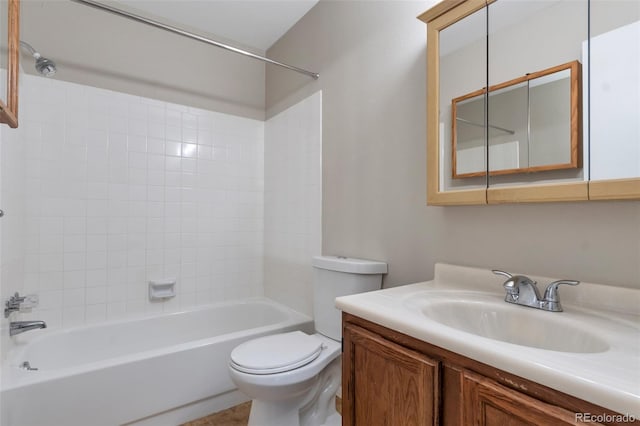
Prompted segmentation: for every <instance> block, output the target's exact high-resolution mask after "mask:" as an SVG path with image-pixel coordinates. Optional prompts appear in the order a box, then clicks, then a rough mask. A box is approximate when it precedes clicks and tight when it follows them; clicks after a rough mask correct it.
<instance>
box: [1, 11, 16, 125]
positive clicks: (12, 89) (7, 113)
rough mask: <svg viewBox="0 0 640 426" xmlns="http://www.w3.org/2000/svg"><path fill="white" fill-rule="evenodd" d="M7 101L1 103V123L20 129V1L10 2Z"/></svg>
mask: <svg viewBox="0 0 640 426" xmlns="http://www.w3.org/2000/svg"><path fill="white" fill-rule="evenodd" d="M7 7H8V9H9V10H8V16H9V19H8V23H7V46H8V54H7V59H8V62H7V101H6V104H5V103H3V102H0V123H6V124H8V125H9V127H11V128H14V129H15V128H16V127H18V74H19V70H20V68H19V64H20V0H8V6H7Z"/></svg>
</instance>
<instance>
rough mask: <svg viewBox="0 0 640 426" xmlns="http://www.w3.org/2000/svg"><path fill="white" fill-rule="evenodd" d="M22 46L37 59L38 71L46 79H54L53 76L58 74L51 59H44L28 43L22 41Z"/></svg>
mask: <svg viewBox="0 0 640 426" xmlns="http://www.w3.org/2000/svg"><path fill="white" fill-rule="evenodd" d="M20 46H22V47H23V48H24V49H26V50H27V51H28V52H29V53H30V54H31V56H33V57H34V58H35V59H36V71H38V72H39V73H40V74H41V75H43V76H45V77H53V75H54V74H55V73H56V63H55V62H53V61H52V60H51V59H47V58H45V57H43V56H42V55H41V54H40V53H38V52H37V51H36V49H34V48H33V47H32V46H31V45H30V44H29V43H27V42H26V41H22V40H20Z"/></svg>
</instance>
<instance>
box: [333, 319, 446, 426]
mask: <svg viewBox="0 0 640 426" xmlns="http://www.w3.org/2000/svg"><path fill="white" fill-rule="evenodd" d="M344 332H345V333H344V334H343V336H344V344H345V346H344V354H343V363H344V364H343V373H342V374H343V378H342V383H343V388H342V389H343V391H342V393H343V409H342V418H343V420H342V424H343V425H360V426H371V425H376V424H380V425H404V426H410V425H416V426H417V425H435V424H438V422H437V421H438V417H437V415H438V403H439V394H438V389H439V386H438V383H439V378H438V371H439V363H438V361H434V360H433V359H431V358H430V357H428V356H426V355H423V354H421V353H419V352H416V351H413V350H411V349H408V348H405V347H403V346H400V345H398V344H396V343H393V342H391V341H389V340H387V339H384V338H383V337H381V336H379V335H376V334H374V333H371V332H369V331H367V330H365V329H364V328H361V327H358V326H356V325H353V324H347V325H345V328H344ZM347 364H349V365H348V366H347ZM345 385H346V386H345ZM345 397H346V400H348V402H347V403H346V406H347V407H348V409H347V410H345V408H344V407H345Z"/></svg>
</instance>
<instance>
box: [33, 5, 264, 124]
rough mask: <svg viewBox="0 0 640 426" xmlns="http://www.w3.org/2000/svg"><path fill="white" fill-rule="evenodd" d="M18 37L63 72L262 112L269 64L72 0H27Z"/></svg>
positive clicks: (110, 85)
mask: <svg viewBox="0 0 640 426" xmlns="http://www.w3.org/2000/svg"><path fill="white" fill-rule="evenodd" d="M118 7H121V8H123V9H124V7H122V6H120V5H118ZM143 15H145V16H149V15H148V14H143ZM158 20H162V19H158ZM162 21H163V22H167V21H166V20H162ZM168 23H170V24H172V22H168ZM182 27H184V26H182ZM187 29H189V28H187ZM200 33H201V34H202V32H201V31H200ZM203 35H208V34H203ZM209 36H211V35H209ZM212 37H213V38H214V39H218V40H220V41H226V40H224V39H221V38H220V37H217V36H212ZM21 39H22V40H24V41H27V42H28V43H30V44H32V45H33V47H34V48H35V49H37V50H39V51H40V53H42V55H43V56H46V57H49V58H51V59H53V60H54V61H55V62H56V63H57V64H58V73H57V74H56V77H55V78H56V79H59V80H65V81H71V82H75V83H80V84H86V85H90V86H95V87H100V88H104V89H110V90H115V91H120V92H126V93H131V94H134V95H139V96H144V97H149V98H153V99H159V100H163V101H167V102H174V103H178V104H182V105H189V106H194V107H198V108H204V109H208V110H213V111H219V112H225V113H230V114H235V115H241V116H245V117H250V118H257V119H264V81H265V65H264V63H262V62H259V61H256V60H254V59H251V58H247V57H244V56H240V55H237V54H234V53H231V52H227V51H224V50H221V49H218V48H216V47H213V46H209V45H206V44H204V43H199V42H197V41H194V40H190V39H187V38H184V37H182V36H179V35H175V34H171V33H168V32H166V31H163V30H160V29H156V28H153V27H150V26H147V25H144V24H141V23H137V22H134V21H131V20H128V19H125V18H122V17H119V16H115V15H112V14H109V13H106V12H103V11H100V10H96V9H94V8H91V7H87V6H84V5H81V4H77V3H73V2H71V1H69V0H64V1H63V0H45V1H43V0H23V2H22V20H21ZM238 47H243V46H238ZM256 53H262V52H256ZM22 59H23V61H22V66H23V68H24V70H25V71H26V72H28V73H35V71H33V59H31V58H29V57H28V55H23V56H22Z"/></svg>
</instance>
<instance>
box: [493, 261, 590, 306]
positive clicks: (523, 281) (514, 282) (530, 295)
mask: <svg viewBox="0 0 640 426" xmlns="http://www.w3.org/2000/svg"><path fill="white" fill-rule="evenodd" d="M491 272H493V273H494V274H496V275H502V276H504V277H507V280H506V281H505V282H504V284H503V287H504V289H505V290H506V291H507V294H506V296H505V298H504V301H505V302H508V303H514V304H516V305H522V306H528V307H531V308H536V309H542V310H543V311H551V312H562V305H561V304H560V296H559V294H558V286H560V285H561V284H567V285H578V284H580V281H574V280H558V281H554V282H552V283H551V284H549V285H548V286H547V289H546V290H545V292H544V296H543V297H540V291H539V290H538V285H537V283H536V282H535V281H533V280H532V279H531V278H529V277H527V276H524V275H513V274H510V273H508V272H505V271H500V270H498V269H493V270H492V271H491Z"/></svg>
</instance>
